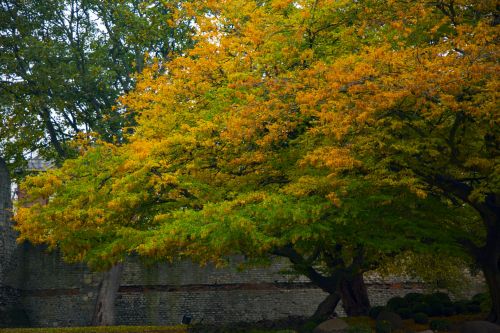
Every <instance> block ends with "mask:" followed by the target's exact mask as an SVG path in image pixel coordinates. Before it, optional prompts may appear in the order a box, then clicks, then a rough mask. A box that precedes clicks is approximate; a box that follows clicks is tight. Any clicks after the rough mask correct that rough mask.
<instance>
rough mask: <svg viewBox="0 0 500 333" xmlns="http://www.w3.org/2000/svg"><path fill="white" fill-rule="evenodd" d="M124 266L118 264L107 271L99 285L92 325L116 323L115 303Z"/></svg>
mask: <svg viewBox="0 0 500 333" xmlns="http://www.w3.org/2000/svg"><path fill="white" fill-rule="evenodd" d="M122 272H123V264H122V263H118V264H116V265H114V266H113V267H111V269H110V270H109V271H107V272H106V273H105V274H104V276H103V279H102V281H101V283H100V285H99V294H98V295H97V300H96V305H95V309H94V315H93V317H92V325H94V326H111V325H115V322H116V309H115V301H116V296H117V294H118V288H120V280H121V276H122Z"/></svg>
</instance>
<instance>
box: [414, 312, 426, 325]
mask: <svg viewBox="0 0 500 333" xmlns="http://www.w3.org/2000/svg"><path fill="white" fill-rule="evenodd" d="M413 321H414V322H415V323H416V324H427V323H428V322H429V316H427V315H426V314H425V313H423V312H419V313H415V314H414V315H413Z"/></svg>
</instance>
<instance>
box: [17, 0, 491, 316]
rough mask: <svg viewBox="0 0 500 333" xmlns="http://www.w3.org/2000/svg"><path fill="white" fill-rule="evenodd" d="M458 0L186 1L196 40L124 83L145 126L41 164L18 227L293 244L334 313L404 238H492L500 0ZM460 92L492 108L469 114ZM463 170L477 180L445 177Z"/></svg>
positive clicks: (474, 241) (84, 243)
mask: <svg viewBox="0 0 500 333" xmlns="http://www.w3.org/2000/svg"><path fill="white" fill-rule="evenodd" d="M455 5H456V4H455V3H453V2H450V3H448V2H433V3H430V2H426V1H417V2H394V3H393V6H387V4H386V3H385V2H381V1H365V2H363V3H359V2H352V1H295V2H292V1H269V2H260V1H256V2H253V1H239V0H233V1H227V2H215V1H213V2H212V1H207V2H199V3H197V4H190V3H186V4H185V5H184V6H182V7H180V9H179V12H178V13H177V14H176V15H178V16H179V17H181V16H189V17H191V16H193V17H195V18H196V27H197V29H198V35H197V37H196V41H197V43H196V46H195V47H194V48H193V49H192V50H190V51H189V52H186V53H185V54H183V55H181V56H178V57H176V58H174V59H173V60H172V61H171V62H169V63H165V62H162V61H157V62H155V63H154V64H153V65H152V66H150V67H147V68H145V70H144V71H143V73H142V75H141V76H140V78H139V80H138V83H137V86H136V88H135V89H134V90H133V91H131V92H129V93H128V94H127V95H125V96H124V97H123V98H122V99H121V103H122V105H125V106H126V107H127V108H129V109H130V110H133V111H134V112H135V113H136V114H137V117H136V121H137V127H136V128H135V131H134V133H133V134H132V135H131V136H130V137H129V142H128V143H127V144H124V145H120V146H114V145H110V144H105V143H101V144H100V145H97V146H94V147H89V148H88V149H87V150H86V151H84V152H83V153H82V154H83V155H82V156H81V157H80V158H78V159H75V160H71V161H67V162H66V163H65V164H64V165H63V166H62V168H60V169H57V170H53V171H50V172H48V173H46V174H44V175H40V176H38V177H33V178H29V179H28V180H27V181H26V183H25V185H24V186H25V188H26V191H27V193H28V194H29V196H28V197H29V198H30V200H34V199H36V198H50V200H49V204H48V205H45V206H41V205H35V206H32V207H30V208H21V209H20V210H19V213H18V215H17V218H16V219H17V223H18V230H19V231H20V232H21V239H29V240H31V241H33V242H36V243H47V244H49V245H50V246H51V247H59V248H61V250H62V251H63V253H64V254H65V256H66V258H67V259H69V260H83V261H86V262H88V263H89V264H91V265H94V266H97V267H99V266H101V267H109V266H110V265H112V264H113V263H116V262H119V261H121V260H122V259H123V257H124V255H126V254H127V253H139V254H141V255H143V256H147V257H151V258H155V259H158V260H164V259H171V260H173V259H176V258H182V257H189V258H192V259H195V260H197V261H199V262H202V263H203V262H207V261H215V262H218V263H223V262H224V260H225V258H226V256H227V255H229V254H233V253H244V254H246V255H247V256H248V257H250V258H253V259H254V260H257V261H258V260H263V259H265V258H267V257H268V256H269V254H275V255H280V256H285V257H287V258H289V259H290V261H291V263H292V265H293V268H294V269H295V270H296V271H297V272H299V273H302V274H305V275H306V276H308V277H309V278H310V279H311V281H313V282H314V283H316V284H317V285H318V286H319V287H320V288H322V289H323V290H325V291H326V292H328V293H329V294H330V297H329V298H328V299H327V300H326V302H325V303H323V304H322V306H321V307H320V309H318V310H319V312H318V314H325V313H328V312H330V311H332V308H334V305H336V303H337V302H338V300H339V298H342V300H343V304H344V306H345V307H346V311H347V313H348V314H363V313H366V311H367V308H368V298H367V295H366V289H365V288H364V284H363V279H362V276H363V273H364V272H366V271H368V270H370V269H373V268H374V267H377V266H378V265H383V264H384V260H391V258H392V257H393V256H394V255H396V254H398V253H404V252H405V251H411V252H414V253H419V252H420V251H421V252H425V253H431V252H432V251H439V252H440V253H453V252H454V253H457V254H459V255H465V254H466V253H468V254H469V255H474V253H472V252H470V251H468V249H469V247H468V246H474V247H475V248H476V249H478V251H483V252H482V253H483V255H486V256H489V255H490V254H492V253H495V252H494V251H490V250H491V249H492V248H493V247H495V246H497V243H498V242H497V240H498V238H495V237H497V236H495V235H496V234H495V233H494V232H493V234H491V231H492V230H493V231H494V230H496V229H494V228H493V229H491V228H490V229H491V230H490V229H488V228H489V227H487V228H486V231H487V232H488V236H487V237H486V238H484V233H482V232H481V230H479V231H478V228H477V226H478V221H479V220H480V218H479V217H480V216H477V215H474V213H473V212H474V210H476V211H477V207H478V206H477V205H482V206H484V205H486V206H487V205H488V204H489V202H490V201H489V200H491V198H492V197H488V195H490V194H491V193H496V191H497V190H498V188H497V187H495V186H496V185H495V184H496V178H495V177H498V176H497V174H498V173H497V172H496V173H495V172H494V171H495V170H496V169H498V168H497V164H495V163H496V162H495V158H497V155H495V154H497V150H495V149H497V148H496V146H495V145H494V144H492V143H493V142H496V141H495V139H494V138H495V137H496V136H495V135H496V134H495V133H496V132H495V131H497V130H498V126H497V122H496V121H497V120H496V118H495V114H496V113H495V112H494V106H495V103H494V98H493V97H494V96H495V93H496V89H494V88H495V87H496V86H495V84H496V75H495V73H496V68H495V66H496V63H495V61H494V59H495V57H494V55H495V52H496V47H495V44H494V43H493V41H494V40H495V39H494V36H495V31H496V30H495V25H494V22H493V21H494V20H495V17H496V16H495V11H494V7H492V4H489V3H487V2H486V3H485V2H484V1H483V2H477V3H476V2H473V1H469V2H467V3H465V2H464V4H461V5H459V6H457V7H455ZM478 36H479V37H478ZM467 86H470V87H471V88H470V89H471V90H467V91H469V93H470V94H472V95H470V96H469V95H463V90H462V89H463V88H464V87H467ZM460 96H461V97H460ZM457 108H458V109H457ZM462 108H463V110H462V111H461V112H464V113H466V114H467V115H469V114H470V115H469V116H468V117H479V118H470V119H471V121H470V122H469V121H465V120H464V119H462V120H460V122H459V123H456V122H455V120H454V119H455V118H454V117H455V116H456V115H457V110H459V109H462ZM466 118H467V117H466ZM467 119H469V118H467ZM472 120H473V121H472ZM464 121H465V122H464ZM462 122H463V123H462ZM455 123H456V125H454V124H455ZM464 124H467V126H471V127H470V128H469V127H467V129H466V128H464V127H463V126H464ZM459 130H460V131H459ZM458 133H461V134H460V136H459V134H458ZM459 138H460V139H459ZM466 138H467V139H466ZM450 145H451V146H450ZM447 147H455V148H456V149H459V150H458V151H455V152H461V151H462V150H460V149H466V150H464V151H462V152H461V153H460V154H459V155H453V156H455V157H456V158H458V160H457V161H455V160H454V159H451V158H449V157H448V155H447V152H448V151H447V150H446V149H448V148H447ZM455 148H454V149H455ZM450 151H451V150H450ZM453 154H455V153H453ZM457 154H458V153H457ZM488 154H490V155H488ZM491 154H492V155H491ZM471 163H472V164H471ZM480 166H482V167H481V168H479V167H480ZM483 167H484V168H483ZM467 168H469V169H467ZM467 170H469V171H467ZM481 170H482V171H481ZM466 171H467V172H468V173H466ZM433 172H434V173H433ZM480 172H483V173H480ZM458 175H460V177H464V178H463V179H462V178H459V177H458ZM452 176H453V177H455V178H453V179H454V180H456V181H460V180H461V181H462V182H463V184H466V185H467V186H474V189H476V190H475V191H472V187H471V192H470V193H469V194H468V195H467V197H460V196H459V195H458V193H454V192H452V191H450V190H449V189H448V190H446V189H447V187H446V188H445V187H444V185H440V184H448V185H450V183H449V182H448V181H445V180H446V179H449V178H447V177H452ZM442 177H444V178H442ZM431 180H432V181H433V182H435V183H432V182H431ZM443 182H444V183H443ZM448 185H447V186H448ZM492 195H494V194H492ZM488 198H489V199H488ZM459 200H462V203H465V206H463V205H460V204H457V203H458V202H460V201H459ZM473 200H477V201H473ZM474 202H475V203H474ZM493 208H494V207H493ZM493 211H494V210H493ZM483 215H484V214H483ZM490 215H491V214H490ZM490 215H487V216H490ZM483 220H484V218H483ZM484 221H486V222H487V223H486V225H487V226H490V225H491V221H490V220H484ZM488 221H489V222H488ZM495 223H497V222H495ZM494 225H495V224H493V226H494ZM482 231H484V230H482ZM482 242H486V245H483V244H482ZM466 244H468V245H467V246H465V245H466ZM207 249H208V250H207ZM473 258H475V259H476V260H477V263H479V264H481V263H482V262H483V261H479V258H478V257H476V256H473ZM485 267H486V266H484V265H483V270H484V271H485V276H486V277H487V281H488V284H489V286H490V288H491V294H492V299H493V300H495V297H497V296H495V295H497V294H495V293H496V291H495V284H492V282H495V281H493V280H492V279H491V278H490V277H488V274H487V271H486V268H485ZM493 303H494V304H495V301H494V302H493ZM325 309H326V310H325ZM495 309H497V308H495V305H494V308H493V314H494V313H495V311H497V310H495ZM492 319H495V318H494V317H492Z"/></svg>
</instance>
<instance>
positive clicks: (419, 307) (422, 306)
mask: <svg viewBox="0 0 500 333" xmlns="http://www.w3.org/2000/svg"><path fill="white" fill-rule="evenodd" d="M412 311H413V313H419V312H423V313H425V314H426V315H429V314H430V313H431V309H430V307H429V305H428V304H427V303H417V304H415V305H414V306H413V307H412Z"/></svg>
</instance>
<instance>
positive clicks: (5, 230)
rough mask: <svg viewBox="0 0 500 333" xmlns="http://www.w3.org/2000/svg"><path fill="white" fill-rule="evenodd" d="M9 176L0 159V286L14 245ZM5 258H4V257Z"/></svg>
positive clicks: (5, 166)
mask: <svg viewBox="0 0 500 333" xmlns="http://www.w3.org/2000/svg"><path fill="white" fill-rule="evenodd" d="M10 186H11V183H10V176H9V170H8V169H7V164H6V163H5V160H4V159H3V158H2V157H0V250H1V251H0V256H1V257H0V285H2V284H3V281H4V274H5V271H4V270H5V269H6V266H7V262H8V260H9V258H8V256H9V255H8V254H9V251H8V249H9V248H11V247H13V246H14V244H15V240H14V232H13V230H11V229H10V227H11V226H10V217H11V214H12V212H11V209H12V200H11V193H10ZM4 256H5V257H4Z"/></svg>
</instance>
